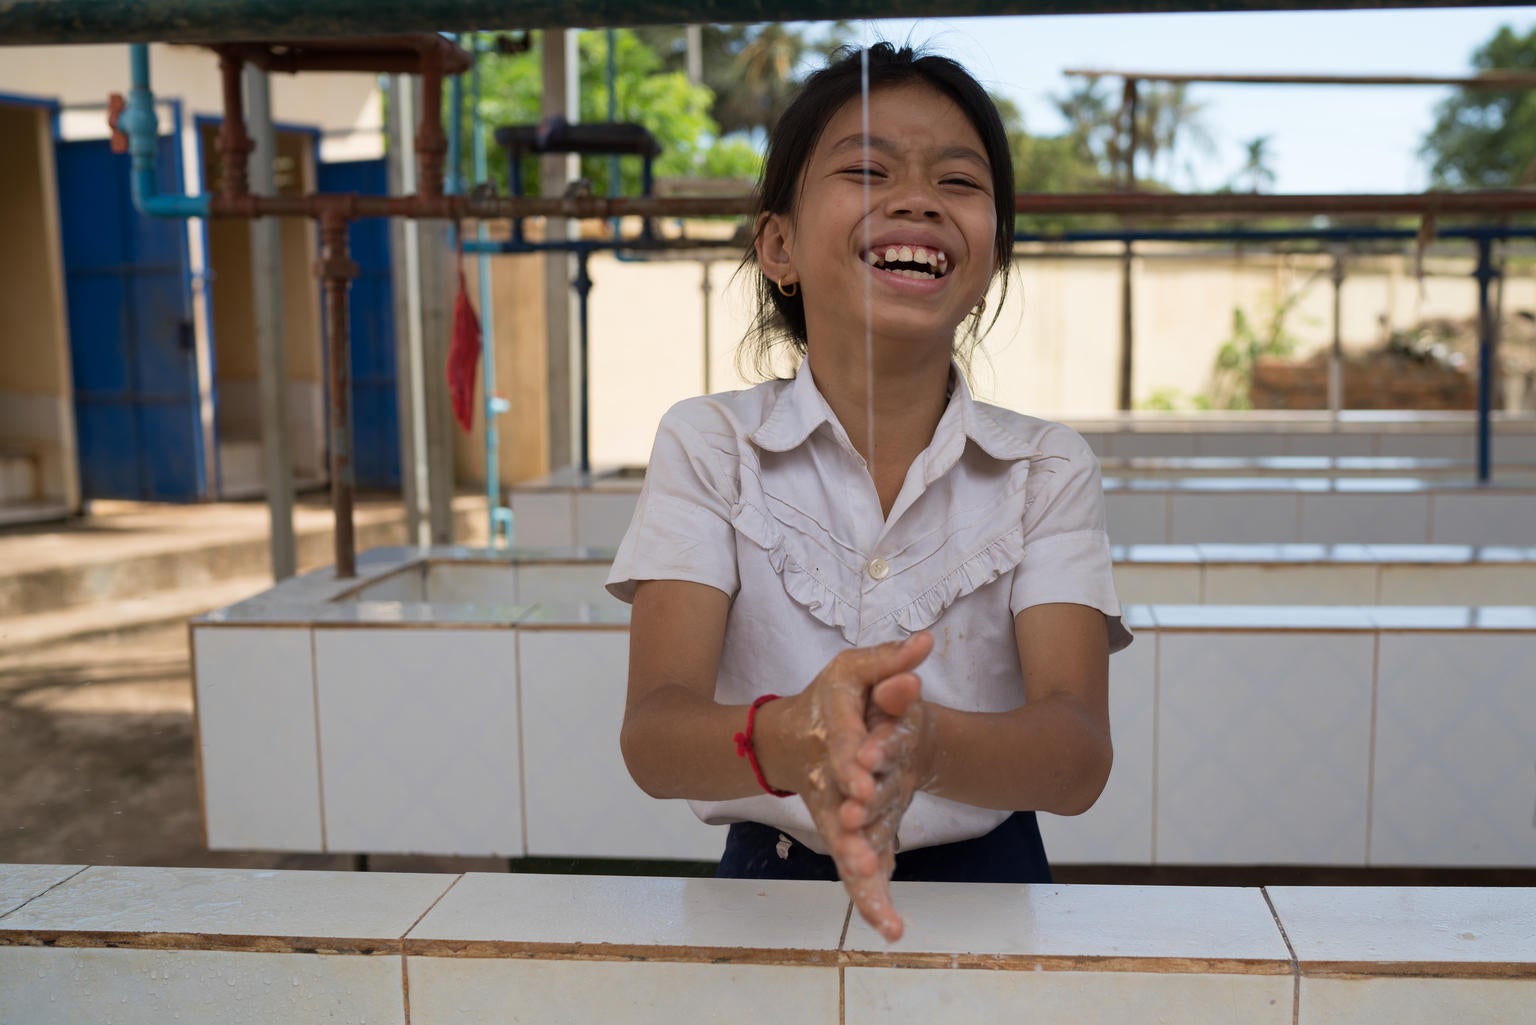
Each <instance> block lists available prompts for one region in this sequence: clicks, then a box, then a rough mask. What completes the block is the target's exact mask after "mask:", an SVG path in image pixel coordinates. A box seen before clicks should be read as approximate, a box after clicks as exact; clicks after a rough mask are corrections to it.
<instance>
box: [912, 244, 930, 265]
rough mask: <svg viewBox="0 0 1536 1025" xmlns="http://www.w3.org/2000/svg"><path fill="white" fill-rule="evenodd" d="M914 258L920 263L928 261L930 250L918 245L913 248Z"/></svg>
mask: <svg viewBox="0 0 1536 1025" xmlns="http://www.w3.org/2000/svg"><path fill="white" fill-rule="evenodd" d="M912 258H913V259H914V260H916V261H917V262H918V263H927V262H928V250H926V249H924V248H923V247H922V246H918V247H917V248H916V249H914V250H912Z"/></svg>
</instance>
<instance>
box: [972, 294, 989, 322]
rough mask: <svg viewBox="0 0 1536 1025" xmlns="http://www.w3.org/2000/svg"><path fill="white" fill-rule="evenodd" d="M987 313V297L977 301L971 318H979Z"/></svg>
mask: <svg viewBox="0 0 1536 1025" xmlns="http://www.w3.org/2000/svg"><path fill="white" fill-rule="evenodd" d="M985 312H987V297H986V296H982V297H981V298H980V299H978V300H976V305H975V306H972V307H971V316H973V317H979V316H981V315H982V314H983V313H985Z"/></svg>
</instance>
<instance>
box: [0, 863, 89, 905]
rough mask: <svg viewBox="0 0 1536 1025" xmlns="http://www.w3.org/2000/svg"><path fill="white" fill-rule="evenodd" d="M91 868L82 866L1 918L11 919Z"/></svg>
mask: <svg viewBox="0 0 1536 1025" xmlns="http://www.w3.org/2000/svg"><path fill="white" fill-rule="evenodd" d="M91 867H92V866H90V865H81V866H80V867H79V868H78V869H76V870H75V871H73V872H71V873H70V874H69V875H67V876H65V877H64V878H63V879H60V880H59V881H58V882H56V883H54V884H53V885H52V886H50V887H48V888H46V889H44V890H43V891H41V892H40V893H34V894H33V895H32V896H30V897H28V898H27V899H26V900H24V901H22V902H21V903H20V904H17V905H16V906H15V907H13V908H11V910H9V911H7V912H6V913H5V914H3V915H0V918H9V917H11V916H12V915H14V914H15V913H16V912H18V911H20V910H21V909H22V908H24V907H26V906H27V905H28V904H31V903H32V902H33V901H34V900H37V899H38V898H39V897H46V896H48V894H50V893H52V892H53V891H54V890H57V889H58V888H59V887H61V886H63V885H64V884H65V883H67V882H69V881H70V880H71V879H73V878H75V876H77V875H79V874H80V873H81V872H84V871H85V870H86V869H88V868H91Z"/></svg>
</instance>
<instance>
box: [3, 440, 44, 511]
mask: <svg viewBox="0 0 1536 1025" xmlns="http://www.w3.org/2000/svg"><path fill="white" fill-rule="evenodd" d="M37 498H38V494H37V460H36V459H35V458H33V457H32V456H30V455H23V454H21V453H17V452H5V451H0V507H3V506H9V505H25V504H28V503H31V502H34V501H36V500H37Z"/></svg>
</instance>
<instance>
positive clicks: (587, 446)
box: [571, 249, 592, 473]
mask: <svg viewBox="0 0 1536 1025" xmlns="http://www.w3.org/2000/svg"><path fill="white" fill-rule="evenodd" d="M590 255H591V254H590V252H589V251H587V250H585V249H584V250H582V251H581V252H579V253H577V254H576V280H574V281H572V282H571V287H572V288H574V289H576V298H577V303H576V316H577V338H576V342H577V345H576V358H577V367H576V373H577V380H579V381H580V382H581V387H580V388H579V389H578V391H579V392H580V394H581V403H580V407H579V409H578V410H577V421H576V426H577V429H578V430H579V431H581V437H580V439H579V441H578V443H577V448H576V455H577V460H578V462H577V467H578V468H579V469H580V470H581V472H582V473H590V472H592V452H591V438H592V412H591V407H590V404H589V401H588V400H589V393H590V392H591V390H592V389H591V383H590V381H589V380H588V377H587V322H588V317H587V307H588V303H587V300H588V299H589V297H590V296H591V295H592V276H591V275H590V274H588V273H587V257H588V256H590Z"/></svg>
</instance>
